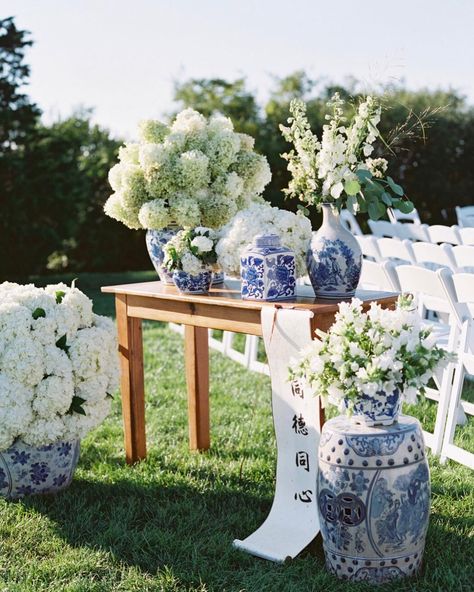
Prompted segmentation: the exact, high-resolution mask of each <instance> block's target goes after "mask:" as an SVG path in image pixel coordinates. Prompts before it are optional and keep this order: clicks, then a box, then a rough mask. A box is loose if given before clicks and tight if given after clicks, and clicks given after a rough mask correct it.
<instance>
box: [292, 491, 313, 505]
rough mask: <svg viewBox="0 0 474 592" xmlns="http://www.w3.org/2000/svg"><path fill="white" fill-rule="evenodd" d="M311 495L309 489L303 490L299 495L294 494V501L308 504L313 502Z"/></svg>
mask: <svg viewBox="0 0 474 592" xmlns="http://www.w3.org/2000/svg"><path fill="white" fill-rule="evenodd" d="M312 495H313V492H312V491H311V489H305V490H304V491H302V492H301V493H295V500H300V502H303V503H305V504H309V503H310V502H312V501H313V500H312V499H311V496H312Z"/></svg>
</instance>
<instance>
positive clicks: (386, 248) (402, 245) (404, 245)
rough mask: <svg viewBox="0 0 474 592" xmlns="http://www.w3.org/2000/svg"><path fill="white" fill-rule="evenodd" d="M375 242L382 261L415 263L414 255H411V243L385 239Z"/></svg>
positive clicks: (396, 239) (397, 239)
mask: <svg viewBox="0 0 474 592" xmlns="http://www.w3.org/2000/svg"><path fill="white" fill-rule="evenodd" d="M376 240H377V245H378V248H379V251H380V254H381V255H382V257H383V258H384V259H390V260H392V261H393V262H398V263H400V262H405V263H415V254H414V253H413V248H412V243H411V241H409V240H407V239H405V240H400V239H399V238H386V237H382V238H378V239H376Z"/></svg>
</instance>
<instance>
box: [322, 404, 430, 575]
mask: <svg viewBox="0 0 474 592" xmlns="http://www.w3.org/2000/svg"><path fill="white" fill-rule="evenodd" d="M318 456H319V459H318V460H319V473H318V509H319V518H320V523H321V534H322V537H323V547H324V554H325V558H326V566H327V568H328V570H329V571H330V572H331V573H333V574H335V575H336V576H338V577H339V578H342V579H346V580H352V581H367V582H369V583H371V584H384V583H386V582H389V581H391V580H394V579H398V578H403V577H407V576H413V575H415V574H416V573H417V572H418V571H419V569H420V566H421V562H422V558H423V551H424V547H425V539H426V532H427V529H428V520H429V513H430V491H431V490H430V474H429V468H428V463H427V461H426V456H425V448H424V443H423V434H422V431H421V426H420V424H419V422H418V420H417V419H415V418H413V417H408V416H403V415H402V416H400V418H399V420H398V422H397V423H394V424H392V425H390V426H385V427H381V426H377V427H374V426H371V427H369V426H366V425H364V424H357V423H355V422H354V421H352V420H351V419H350V418H348V417H343V416H340V417H336V418H334V419H331V420H329V421H327V422H326V423H325V424H324V426H323V429H322V432H321V438H320V443H319V452H318Z"/></svg>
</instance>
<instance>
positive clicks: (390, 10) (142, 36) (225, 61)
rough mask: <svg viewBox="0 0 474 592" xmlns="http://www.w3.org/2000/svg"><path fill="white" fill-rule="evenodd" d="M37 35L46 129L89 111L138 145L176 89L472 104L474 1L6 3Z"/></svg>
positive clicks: (37, 80) (34, 71)
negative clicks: (451, 97)
mask: <svg viewBox="0 0 474 592" xmlns="http://www.w3.org/2000/svg"><path fill="white" fill-rule="evenodd" d="M6 16H15V17H16V24H17V27H19V28H21V29H27V30H29V31H30V32H31V37H32V39H33V40H34V46H33V47H32V48H31V49H30V50H28V52H27V62H28V63H29V64H30V66H31V78H30V84H29V86H28V87H27V89H26V90H27V92H28V94H29V95H30V96H31V97H32V99H33V100H34V102H36V103H37V104H38V105H39V106H40V107H41V109H42V110H43V113H44V119H45V121H47V122H50V121H52V120H55V119H57V118H58V117H67V116H68V115H70V114H71V113H72V112H73V110H74V109H75V108H78V107H80V106H84V107H93V108H94V120H95V121H96V122H98V123H100V124H101V125H103V126H104V127H107V128H109V129H110V130H111V131H112V132H113V133H114V134H115V135H117V136H120V137H124V138H127V139H133V138H134V136H135V130H136V127H137V123H138V122H139V121H140V120H141V119H146V118H160V116H162V115H163V114H165V113H167V112H170V111H171V110H172V109H173V108H174V105H173V87H174V82H175V81H176V80H179V81H184V80H187V79H189V78H210V77H221V78H225V79H228V80H233V79H235V78H238V77H242V76H245V77H246V78H247V83H248V87H249V89H250V90H252V91H253V92H255V93H256V94H257V96H258V98H259V100H260V101H261V102H263V101H265V98H266V97H267V96H268V93H269V90H270V89H271V87H272V84H273V78H272V76H273V75H276V76H285V75H288V74H290V73H292V72H294V71H295V70H299V69H304V70H305V71H306V72H307V73H308V74H309V75H310V76H312V77H314V78H319V77H326V78H327V79H328V80H330V81H334V82H343V81H344V78H345V77H347V76H354V77H356V78H357V79H359V80H361V81H362V82H363V84H364V87H365V88H367V90H370V88H373V87H374V86H377V85H380V84H384V83H388V82H396V81H404V82H405V84H406V86H408V88H411V89H418V88H422V87H428V88H431V89H437V88H442V89H448V88H454V89H456V90H458V91H460V92H461V93H462V94H464V95H466V96H467V98H468V101H469V102H470V103H471V104H474V67H473V64H474V35H473V29H474V1H473V0H449V1H448V0H391V1H390V0H337V1H332V2H328V1H325V2H323V1H321V0H253V1H252V0H0V18H3V17H6Z"/></svg>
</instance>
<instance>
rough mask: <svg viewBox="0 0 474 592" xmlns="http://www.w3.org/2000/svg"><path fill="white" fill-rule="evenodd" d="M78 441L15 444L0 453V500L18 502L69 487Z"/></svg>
mask: <svg viewBox="0 0 474 592" xmlns="http://www.w3.org/2000/svg"><path fill="white" fill-rule="evenodd" d="M79 450H80V441H79V440H72V441H61V442H56V443H54V444H48V445H47V446H30V445H28V444H25V443H24V442H22V441H21V440H17V441H16V442H14V443H13V444H12V446H10V448H7V450H4V451H3V452H0V496H1V497H6V498H7V499H17V498H21V497H24V496H25V495H34V494H38V493H56V492H58V491H61V490H62V489H65V488H66V487H69V485H70V483H71V481H72V478H73V475H74V471H75V470H76V466H77V461H78V460H79Z"/></svg>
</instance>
